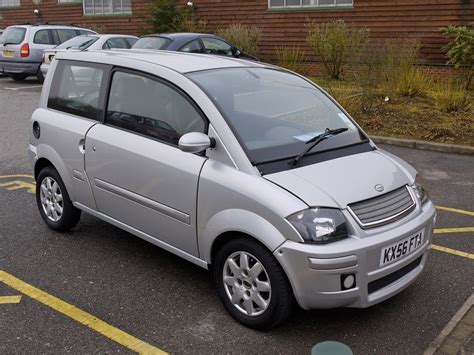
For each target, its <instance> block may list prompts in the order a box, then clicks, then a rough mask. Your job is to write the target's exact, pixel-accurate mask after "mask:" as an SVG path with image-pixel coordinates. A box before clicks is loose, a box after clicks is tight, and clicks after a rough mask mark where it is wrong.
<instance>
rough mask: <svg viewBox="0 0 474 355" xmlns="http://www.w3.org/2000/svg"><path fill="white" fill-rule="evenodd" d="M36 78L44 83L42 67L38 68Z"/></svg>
mask: <svg viewBox="0 0 474 355" xmlns="http://www.w3.org/2000/svg"><path fill="white" fill-rule="evenodd" d="M36 79H37V80H38V81H39V82H40V83H41V84H43V82H44V75H43V72H42V71H41V69H38V72H37V73H36Z"/></svg>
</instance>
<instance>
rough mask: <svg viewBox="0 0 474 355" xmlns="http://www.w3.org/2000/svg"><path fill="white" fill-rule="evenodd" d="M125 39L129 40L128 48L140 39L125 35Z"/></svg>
mask: <svg viewBox="0 0 474 355" xmlns="http://www.w3.org/2000/svg"><path fill="white" fill-rule="evenodd" d="M124 39H125V40H126V41H127V42H128V45H129V47H128V48H132V47H133V45H134V44H135V42H136V41H138V38H133V37H124Z"/></svg>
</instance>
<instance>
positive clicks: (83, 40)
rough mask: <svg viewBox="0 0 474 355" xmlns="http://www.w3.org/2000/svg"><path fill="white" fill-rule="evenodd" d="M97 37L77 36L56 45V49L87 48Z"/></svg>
mask: <svg viewBox="0 0 474 355" xmlns="http://www.w3.org/2000/svg"><path fill="white" fill-rule="evenodd" d="M98 39H99V37H97V36H77V37H74V38H71V39H69V40H67V41H66V42H64V43H62V44H60V45H59V46H57V47H56V48H57V49H87V48H89V47H90V46H91V45H92V44H93V43H94V42H95V41H97V40H98Z"/></svg>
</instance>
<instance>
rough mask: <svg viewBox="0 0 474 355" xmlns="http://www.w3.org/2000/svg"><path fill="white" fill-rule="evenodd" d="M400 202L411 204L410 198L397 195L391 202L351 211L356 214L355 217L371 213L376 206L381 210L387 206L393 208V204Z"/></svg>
mask: <svg viewBox="0 0 474 355" xmlns="http://www.w3.org/2000/svg"><path fill="white" fill-rule="evenodd" d="M401 201H405V202H406V201H409V202H411V199H410V196H407V195H398V196H396V197H395V198H393V199H392V200H386V201H383V202H381V203H380V204H375V205H372V206H369V207H363V208H357V209H355V208H354V209H353V211H354V212H355V213H357V215H362V214H364V213H367V212H371V211H373V207H374V206H377V208H378V209H382V208H385V207H388V206H393V205H394V204H395V203H398V202H401Z"/></svg>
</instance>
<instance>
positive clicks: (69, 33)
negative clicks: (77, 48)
mask: <svg viewBox="0 0 474 355" xmlns="http://www.w3.org/2000/svg"><path fill="white" fill-rule="evenodd" d="M56 34H57V35H58V38H59V43H60V44H61V43H63V42H66V41H67V40H68V39H71V38H74V37H76V31H75V30H68V29H57V30H56Z"/></svg>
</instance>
